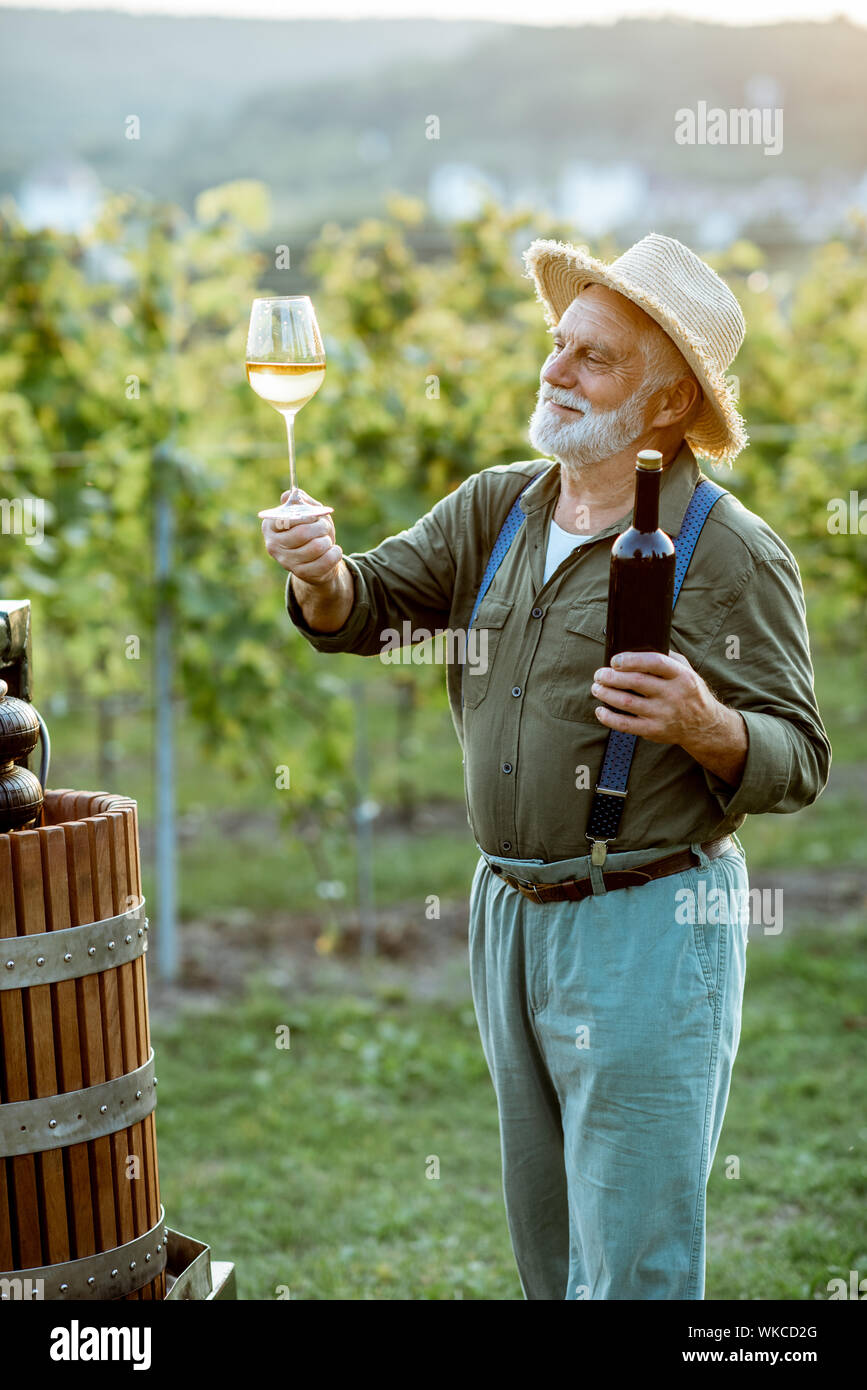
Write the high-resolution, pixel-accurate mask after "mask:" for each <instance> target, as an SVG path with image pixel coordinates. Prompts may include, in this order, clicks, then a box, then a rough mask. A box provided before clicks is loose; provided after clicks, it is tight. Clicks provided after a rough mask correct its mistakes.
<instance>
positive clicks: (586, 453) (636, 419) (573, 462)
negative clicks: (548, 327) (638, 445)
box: [529, 381, 659, 471]
mask: <svg viewBox="0 0 867 1390" xmlns="http://www.w3.org/2000/svg"><path fill="white" fill-rule="evenodd" d="M658 389H659V388H658V385H657V384H656V383H655V382H653V381H650V382H642V383H641V385H640V386H638V387H636V389H635V390H634V391H633V393H632V395H631V396H628V397H627V399H626V400H625V401H623V402H622V403H621V404H620V405H619V406H616V407H615V408H614V409H613V410H595V409H594V408H593V407H592V406H591V404H590V402H589V401H588V400H585V399H584V398H583V397H582V396H576V395H573V394H571V393H570V392H568V391H562V390H560V389H559V388H558V387H552V386H549V387H543V388H542V390H545V391H547V396H546V397H543V396H542V395H541V392H540V395H539V399H538V400H537V402H536V408H535V410H534V411H533V414H532V416H531V417H530V424H529V440H530V443H531V444H532V446H533V448H534V449H538V450H539V452H540V453H542V454H548V455H549V456H550V457H553V458H556V459H559V460H560V462H561V463H562V464H563V465H564V467H565V468H566V469H567V471H571V470H572V469H573V468H578V469H580V468H582V467H585V466H586V465H588V464H594V463H602V461H603V460H604V459H608V458H611V457H613V455H614V454H619V453H620V451H621V450H622V449H626V448H628V447H629V445H630V444H634V443H635V441H636V440H638V439H640V438H641V435H642V433H643V432H644V411H645V407H646V405H647V402H648V401H649V400H650V398H651V396H652V395H653V394H654V392H655V391H656V390H658ZM546 399H551V400H553V401H557V402H559V403H560V404H562V405H570V406H575V407H577V408H578V409H579V410H583V412H584V414H583V415H582V416H581V417H580V418H579V419H576V420H566V419H564V418H563V417H561V416H559V415H555V413H554V412H553V411H552V410H549V409H548V407H547V405H546V403H545V402H546Z"/></svg>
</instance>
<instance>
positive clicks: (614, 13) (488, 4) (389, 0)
mask: <svg viewBox="0 0 867 1390" xmlns="http://www.w3.org/2000/svg"><path fill="white" fill-rule="evenodd" d="M0 7H2V8H5V9H14V8H38V9H47V10H58V9H63V10H82V9H100V10H105V9H112V10H123V11H125V12H127V13H131V14H186V15H217V14H222V15H236V16H240V17H242V18H244V17H247V18H253V17H260V18H267V19H426V18H429V19H444V20H448V19H464V20H472V19H488V20H492V21H494V22H499V23H514V24H528V23H529V24H534V25H536V24H588V23H594V22H606V21H614V20H616V19H619V18H621V17H623V16H626V15H647V16H651V15H660V14H677V15H685V16H687V17H689V18H692V19H706V20H712V21H713V22H715V23H727V24H756V23H767V22H769V21H771V22H773V21H775V20H784V19H829V18H832V17H833V16H834V15H847V16H848V17H849V18H850V19H852V20H854V21H855V22H856V23H860V24H867V0H830V2H829V3H825V2H824V0H533V4H531V5H528V3H527V0H117V3H114V4H112V3H110V0H102V3H98V2H95V3H92V4H90V3H88V4H81V3H79V0H31V4H30V5H28V6H21V5H12V4H10V3H9V0H0Z"/></svg>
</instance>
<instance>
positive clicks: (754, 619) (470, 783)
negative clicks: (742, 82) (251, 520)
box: [263, 234, 830, 1299]
mask: <svg viewBox="0 0 867 1390" xmlns="http://www.w3.org/2000/svg"><path fill="white" fill-rule="evenodd" d="M525 260H526V263H527V266H528V273H529V274H531V275H532V276H533V278H534V281H535V285H536V291H537V296H538V298H539V300H540V302H541V304H542V306H543V307H544V309H545V312H546V315H547V318H548V321H549V323H550V324H551V325H552V329H553V346H552V349H551V352H550V354H549V356H548V358H547V360H546V362H545V364H544V366H543V369H542V373H541V389H540V393H539V399H538V403H537V405H536V409H535V411H534V414H533V417H532V420H531V421H530V442H531V443H532V444H533V446H534V447H535V448H537V449H539V450H540V451H543V452H544V453H546V454H549V455H550V456H551V458H553V460H554V462H553V464H552V463H550V462H548V463H545V462H544V461H541V460H539V459H534V460H531V461H529V462H520V463H515V464H511V465H508V466H502V467H496V468H488V469H485V470H483V471H482V472H480V473H478V474H476V475H474V476H472V477H470V478H468V479H467V480H466V481H465V482H464V483H462V484H461V486H460V487H458V488H457V489H456V490H455V491H454V492H452V493H450V494H449V495H448V496H447V497H445V498H443V499H442V500H441V501H440V502H438V503H437V504H436V506H435V507H433V508H432V510H431V511H430V512H428V513H427V515H426V516H424V517H422V518H421V520H420V521H418V522H417V523H416V524H415V525H414V526H413V527H412V528H410V529H409V530H407V531H403V532H401V533H400V534H399V535H397V536H392V537H390V538H389V539H387V540H385V541H383V542H382V544H381V545H379V546H377V547H376V548H375V549H374V550H371V551H368V552H366V553H359V554H355V555H350V556H347V557H344V556H343V555H342V552H341V550H340V547H339V546H338V545H337V544H336V541H335V531H334V527H333V524H332V521H331V518H330V517H326V518H324V519H320V520H317V521H314V522H313V523H307V524H301V525H295V526H293V527H292V528H291V529H290V530H288V531H284V532H280V531H278V530H277V529H276V528H275V526H274V524H273V523H271V522H266V523H265V524H264V526H263V531H264V533H265V537H266V545H267V548H268V551H269V553H270V554H271V555H273V556H274V557H275V558H276V559H277V560H278V561H279V562H280V564H281V565H283V567H284V568H285V569H287V570H289V579H288V580H287V586H286V602H287V606H288V611H289V614H290V616H291V618H292V621H293V622H294V623H295V624H296V626H297V627H298V628H299V629H300V631H301V632H302V633H304V635H305V637H306V638H307V640H308V641H309V642H311V644H312V645H313V646H314V647H316V648H317V649H318V650H320V651H350V652H356V653H359V654H361V655H374V654H376V653H377V652H378V651H379V650H380V649H381V647H382V645H383V633H384V632H386V631H388V630H394V629H399V630H402V623H403V622H404V621H405V620H409V622H410V623H411V624H412V628H411V629H410V630H412V629H414V628H416V627H422V628H426V629H427V630H428V631H431V632H434V631H436V630H438V629H439V630H441V629H444V628H449V629H458V630H461V629H465V628H466V627H467V624H468V622H469V619H470V615H471V613H472V609H473V605H474V601H475V597H476V594H477V591H478V590H479V586H480V582H481V579H482V575H483V571H484V569H485V566H486V562H487V560H488V557H489V555H490V553H491V550H492V547H493V546H494V542H495V540H496V539H497V537H498V535H499V533H500V528H501V526H502V525H503V522H504V519H505V518H506V516H507V514H508V513H509V511H510V509H511V507H512V505H513V503H514V502H515V500H516V498H517V497H518V496H519V494H521V493H522V490H523V489H525V488H526V491H525V492H523V495H522V496H521V499H520V504H519V506H520V510H521V512H522V513H523V518H524V520H523V524H522V525H521V526H520V527H519V529H518V531H517V534H516V535H515V536H514V538H513V539H512V541H511V544H510V545H509V546H508V548H507V550H506V552H505V556H504V558H503V560H502V562H501V564H500V566H499V568H498V569H497V570H496V574H495V577H494V579H493V582H492V583H491V585H490V587H489V588H488V589H487V591H486V592H485V594H484V596H483V598H482V602H481V604H480V606H479V608H478V613H477V616H476V620H475V623H474V627H476V628H478V629H479V636H480V637H484V638H485V639H486V641H485V643H484V644H483V647H482V651H483V652H484V653H485V655H486V658H487V660H486V662H481V661H480V662H478V663H477V664H476V665H475V666H473V667H470V666H468V665H465V667H464V669H463V670H460V669H458V666H457V664H456V663H452V664H450V665H449V667H448V673H447V675H448V681H447V683H448V692H449V701H450V707H451V711H452V717H453V720H454V723H455V728H456V730H457V732H458V737H459V739H460V741H461V746H462V749H463V752H464V768H465V785H466V797H467V810H468V820H469V822H470V825H471V827H472V830H473V834H474V837H475V840H476V843H477V846H478V847H479V849H480V851H481V853H480V858H479V861H478V865H477V867H476V871H475V876H474V879H473V884H472V890H471V897H470V932H469V946H470V970H471V981H472V989H473V998H474V1002H475V1008H476V1014H477V1018H478V1021H479V1028H480V1033H481V1038H482V1045H483V1048H484V1051H485V1056H486V1058H487V1061H488V1065H489V1068H490V1072H491V1077H492V1080H493V1084H494V1088H495V1091H496V1095H497V1103H498V1108H499V1115H500V1134H501V1147H502V1162H503V1189H504V1195H505V1202H506V1213H507V1218H508V1222H509V1230H510V1235H511V1239H512V1246H513V1249H514V1252H515V1258H516V1261H517V1266H518V1272H519V1276H520V1279H521V1284H522V1288H523V1291H524V1294H525V1297H527V1298H528V1299H563V1298H569V1299H574V1298H589V1299H701V1298H703V1297H704V1278H705V1194H706V1186H707V1181H708V1176H709V1172H710V1167H711V1163H712V1162H713V1158H714V1154H715V1152H716V1147H717V1143H718V1140H719V1134H720V1129H721V1126H722V1121H723V1115H724V1112H725V1106H726V1102H727V1099H728V1094H729V1084H730V1078H731V1071H732V1065H733V1062H734V1058H735V1054H736V1051H737V1046H738V1040H739V1035H740V1020H741V1004H742V997H743V988H744V971H745V954H746V945H747V927H748V911H747V910H746V905H747V893H748V890H749V885H748V878H747V870H746V862H745V857H744V852H743V849H742V847H741V844H740V841H739V840H738V839H737V836H736V834H735V832H736V831H737V829H738V828H739V827H740V826H741V825H742V824H743V821H744V819H745V817H746V815H748V814H760V813H762V812H769V811H773V812H792V811H797V810H798V809H799V808H800V807H802V806H806V805H808V804H809V803H810V802H812V801H813V800H815V798H816V797H817V796H818V794H819V793H820V791H821V790H822V788H823V787H824V785H825V783H826V781H827V775H828V768H829V764H830V746H829V743H828V739H827V737H826V734H825V731H824V728H823V726H822V721H821V718H820V716H819V712H818V710H817V708H816V702H815V698H814V694H813V680H812V667H811V661H810V651H809V642H808V637H807V630H806V626H805V610H804V600H803V594H802V590H801V583H800V577H799V574H798V569H797V566H796V564H795V561H794V559H793V557H792V555H791V553H790V552H789V550H788V549H787V548H786V546H785V545H784V544H783V542H782V541H781V540H780V539H779V537H777V536H776V535H775V534H774V532H773V531H772V530H771V529H770V528H769V527H768V526H767V525H766V524H765V523H764V522H763V521H762V520H761V519H760V518H759V517H758V516H755V515H754V514H753V513H751V512H749V511H747V510H746V509H745V508H744V507H743V506H742V505H741V504H740V503H739V502H738V501H737V500H736V499H735V498H734V497H733V496H732V494H731V493H725V494H724V495H723V496H722V497H721V498H719V500H718V501H717V502H716V504H715V505H714V507H713V509H712V510H711V512H710V515H709V517H708V518H707V520H706V522H705V524H704V527H703V529H702V530H701V533H700V535H699V538H698V543H697V546H696V549H695V551H694V554H693V557H692V561H691V563H690V565H689V568H688V570H687V574H686V579H685V582H684V585H683V588H682V590H681V593H680V595H679V597H678V600H677V603H676V606H675V609H674V613H673V618H672V638H671V645H672V651H671V652H670V653H669V654H668V655H662V654H658V653H644V654H640V653H639V654H635V653H632V654H630V653H626V654H623V655H622V656H621V657H620V658H615V659H614V660H613V663H612V667H610V668H609V667H605V666H603V655H604V643H605V622H606V598H607V587H608V566H609V553H610V549H611V544H612V541H613V539H614V537H615V536H616V535H617V534H618V533H619V532H620V531H622V530H623V529H625V527H626V526H628V525H629V523H630V520H631V502H632V497H633V488H634V474H635V460H636V454H637V452H638V451H639V450H640V449H648V448H649V449H656V450H659V451H660V452H661V453H662V455H663V470H664V471H663V475H662V480H661V489H660V526H661V527H662V528H663V530H665V531H667V532H668V533H669V534H670V535H672V536H676V535H677V534H678V532H679V531H680V529H681V524H682V522H683V519H684V513H685V511H686V509H687V505H688V503H689V501H690V498H691V497H692V493H693V490H694V488H695V487H696V484H697V483H698V482H699V480H700V478H701V474H700V472H699V469H698V466H697V464H696V460H695V455H694V453H693V450H695V452H696V453H698V454H700V455H702V456H703V457H705V458H709V459H711V460H714V461H717V462H725V461H728V462H730V461H731V460H732V459H733V458H734V457H735V456H736V455H737V454H738V453H739V452H740V450H741V449H742V448H743V446H744V444H745V443H746V435H745V432H744V426H743V421H742V420H741V418H740V416H739V414H738V412H737V409H736V405H735V401H734V396H733V392H732V389H731V387H730V385H729V383H728V381H727V379H726V377H725V375H724V374H725V372H726V371H727V369H728V368H729V367H730V365H731V363H732V360H733V358H734V356H735V354H736V353H737V351H738V349H739V348H740V345H741V342H742V341H743V337H744V332H745V325H744V321H743V317H742V315H741V311H740V308H739V306H738V304H737V301H736V299H735V298H734V296H733V295H732V293H731V292H730V291H729V290H728V288H727V287H726V285H725V284H724V283H723V281H722V280H721V279H720V278H719V277H718V276H717V275H716V274H715V273H714V272H713V271H712V270H711V269H710V267H709V266H707V265H706V264H705V263H704V262H703V261H701V260H700V259H699V258H698V257H697V256H695V255H694V254H693V253H692V252H691V251H690V250H688V249H687V248H686V247H685V246H682V245H681V244H680V243H679V242H677V241H674V240H672V239H671V238H668V237H664V236H658V235H655V234H654V235H651V236H647V237H645V238H643V239H642V240H641V241H640V242H638V243H637V244H636V245H635V246H633V247H632V248H631V249H630V250H629V251H627V252H626V253H625V254H624V255H623V256H621V257H620V258H619V259H618V260H616V261H614V262H613V263H612V264H610V265H604V264H603V263H601V262H599V261H597V260H594V259H593V258H592V257H590V256H589V255H587V254H586V253H585V252H584V251H583V250H581V249H577V248H575V247H571V246H568V245H564V244H562V243H558V242H550V241H537V242H534V243H533V245H532V246H531V247H530V248H529V251H528V252H527V253H526V255H525ZM534 478H535V479H536V481H534V482H531V480H532V479H534ZM528 483H529V484H530V485H529V486H528ZM611 730H620V731H625V732H634V733H636V734H637V735H638V738H637V740H636V744H635V754H634V758H633V762H632V768H631V773H630V777H629V785H628V790H627V796H626V798H625V800H624V801H623V802H622V805H623V808H624V809H623V813H622V819H621V821H620V824H619V827H618V830H617V835H616V838H615V839H613V840H612V839H609V840H608V841H607V842H600V843H599V844H598V845H595V846H594V850H593V853H592V855H591V854H588V850H589V849H590V846H589V844H588V842H587V840H586V838H585V834H586V829H587V823H588V816H589V812H590V808H591V802H592V799H593V796H594V789H595V786H596V783H597V781H598V780H599V771H600V766H601V763H602V758H603V755H604V752H605V746H606V741H607V738H608V736H609V732H610V731H611ZM637 870H640V872H636V871H637ZM624 871H631V872H624ZM714 890H716V892H714ZM712 901H713V902H714V903H715V904H716V911H710V910H708V909H707V904H708V903H710V902H712Z"/></svg>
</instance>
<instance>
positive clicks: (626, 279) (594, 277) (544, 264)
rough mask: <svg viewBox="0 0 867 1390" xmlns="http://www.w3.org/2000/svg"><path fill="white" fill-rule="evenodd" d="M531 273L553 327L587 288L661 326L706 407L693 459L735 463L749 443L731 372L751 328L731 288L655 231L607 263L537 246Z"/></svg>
mask: <svg viewBox="0 0 867 1390" xmlns="http://www.w3.org/2000/svg"><path fill="white" fill-rule="evenodd" d="M524 262H525V264H526V266H527V274H528V276H531V277H532V278H533V280H534V281H535V284H536V296H537V298H538V300H539V302H540V303H541V304H542V306H543V307H544V309H545V312H546V317H547V319H548V321H549V323H551V324H552V325H553V324H556V323H558V322H559V320H560V318H561V317H562V315H563V313H564V311H565V310H566V309H567V308H568V306H569V305H570V304H571V303H572V300H573V299H574V298H575V296H576V295H578V294H580V293H581V291H582V290H585V289H586V288H587V286H588V285H605V286H606V287H607V288H608V289H610V290H615V291H616V292H617V293H618V294H622V295H625V297H626V298H627V299H631V300H632V302H633V303H634V304H637V305H638V307H639V308H640V309H643V310H644V312H645V313H646V314H649V315H650V317H651V318H652V319H655V321H656V322H657V323H658V324H659V326H660V328H662V329H664V330H665V332H666V333H667V334H668V336H669V338H671V340H672V342H673V343H674V344H675V346H676V347H677V348H678V349H679V350H680V352H682V354H683V356H684V357H685V358H686V360H687V362H688V363H689V365H690V366H691V367H692V369H693V371H694V372H695V374H696V376H697V377H698V381H699V384H700V386H701V388H702V390H703V392H704V405H703V406H702V408H701V411H700V413H699V414H698V416H697V417H696V419H695V420H694V422H693V424H692V425H691V426H690V430H689V433H688V435H687V436H686V442H687V443H688V444H689V446H690V448H691V449H692V450H693V451H694V453H696V454H699V455H701V456H702V457H703V458H708V459H714V460H716V461H718V462H721V463H731V462H732V460H733V459H734V458H736V457H737V455H738V454H739V453H740V451H741V449H743V447H744V445H745V444H746V443H747V433H746V429H745V426H744V422H743V420H742V419H741V417H740V415H739V414H738V412H737V408H736V401H737V391H736V386H735V383H733V382H730V381H727V380H726V377H725V375H724V373H725V372H726V370H727V368H729V367H730V366H731V364H732V362H733V360H734V358H735V356H736V354H737V352H738V349H739V348H740V346H741V343H742V342H743V340H744V334H745V332H746V324H745V323H744V316H743V314H742V313H741V309H740V305H739V304H738V301H737V300H736V299H735V297H734V295H733V294H732V292H731V290H730V289H729V288H728V286H727V285H726V284H725V283H724V282H723V281H722V280H721V279H720V277H719V276H718V275H717V274H716V272H715V271H713V270H711V268H710V266H709V265H706V264H705V262H704V261H702V260H700V259H699V257H698V256H696V255H695V253H694V252H693V251H690V249H689V247H687V246H683V245H682V244H681V243H680V242H679V241H675V240H674V238H673V237H668V236H659V235H657V233H656V232H652V233H651V234H650V235H649V236H646V237H642V239H641V241H637V242H636V243H635V245H634V246H631V247H630V248H629V250H628V251H625V252H624V253H623V255H622V256H619V257H618V258H617V260H616V261H612V262H611V263H610V265H606V264H605V263H604V262H603V261H597V260H595V259H594V257H593V256H591V255H589V254H588V252H587V250H586V248H584V247H580V246H570V245H569V244H568V243H567V242H562V241H534V242H533V244H532V246H530V247H529V248H528V250H526V251H525V252H524Z"/></svg>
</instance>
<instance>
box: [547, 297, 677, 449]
mask: <svg viewBox="0 0 867 1390" xmlns="http://www.w3.org/2000/svg"><path fill="white" fill-rule="evenodd" d="M642 321H643V322H644V323H650V322H651V320H649V319H648V317H647V315H646V314H645V313H644V312H643V311H642V310H641V309H639V308H638V306H637V305H635V304H632V302H631V301H630V300H628V299H625V298H624V297H623V295H620V294H616V293H615V292H614V291H613V290H609V289H606V288H605V287H604V286H602V285H591V286H589V287H588V288H587V289H586V290H584V291H583V293H582V294H580V295H579V296H578V297H577V298H576V299H573V301H572V303H571V304H570V305H569V307H568V309H567V310H566V312H565V313H564V314H563V317H562V318H561V320H560V322H559V324H558V325H557V327H556V329H555V330H554V332H553V335H552V336H553V340H554V346H553V348H552V350H551V352H550V353H549V354H548V357H547V359H546V361H545V363H544V365H543V367H542V371H541V376H540V382H541V385H540V390H539V397H538V401H537V404H536V408H535V410H534V412H533V415H532V418H531V420H530V429H529V437H530V443H531V444H532V445H533V447H534V448H535V449H538V450H539V451H540V452H541V453H545V454H549V455H552V456H553V457H555V458H559V459H560V460H561V461H562V462H563V464H564V465H565V466H566V467H567V468H568V467H569V466H570V465H573V466H579V467H580V466H582V465H586V464H593V463H600V462H601V461H602V460H603V459H607V458H611V457H612V456H613V455H614V454H618V453H620V451H621V450H622V449H625V448H627V447H628V446H629V445H630V444H632V443H634V442H635V441H637V440H638V439H640V438H641V436H642V434H643V433H644V432H645V423H646V422H645V414H646V413H647V409H646V408H647V403H648V401H649V399H650V397H651V396H652V395H653V394H654V391H653V388H650V389H649V390H648V389H647V388H645V387H644V386H643V380H644V375H645V362H644V354H643V352H642V350H641V346H640V335H641V331H642V327H643V322H642Z"/></svg>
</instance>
